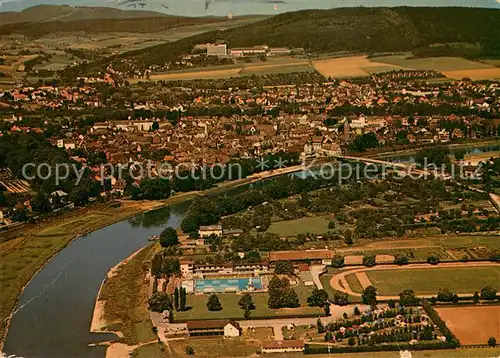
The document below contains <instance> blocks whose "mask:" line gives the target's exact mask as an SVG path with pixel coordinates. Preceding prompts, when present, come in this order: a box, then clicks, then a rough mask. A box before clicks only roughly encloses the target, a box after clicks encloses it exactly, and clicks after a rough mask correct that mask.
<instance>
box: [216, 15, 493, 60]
mask: <svg viewBox="0 0 500 358" xmlns="http://www.w3.org/2000/svg"><path fill="white" fill-rule="evenodd" d="M222 38H224V39H226V40H228V41H229V43H230V44H231V45H232V46H247V45H253V44H262V43H266V44H268V45H270V46H288V47H303V48H305V49H310V50H311V51H313V52H323V51H344V50H345V51H366V52H371V51H373V52H385V51H401V50H413V49H415V48H418V47H422V46H428V45H431V44H446V43H470V44H477V43H479V44H481V45H482V46H483V47H484V51H485V54H487V53H489V52H491V51H499V49H500V41H498V39H499V38H500V11H499V10H495V9H474V8H433V7H420V8H418V7H398V8H345V9H337V10H323V11H321V10H308V11H299V12H294V13H286V14H282V15H278V16H275V17H273V18H270V19H267V20H265V21H262V22H259V23H255V24H252V25H249V26H245V27H240V28H236V29H232V30H231V31H228V32H226V33H224V34H223V35H222Z"/></svg>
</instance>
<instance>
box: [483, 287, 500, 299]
mask: <svg viewBox="0 0 500 358" xmlns="http://www.w3.org/2000/svg"><path fill="white" fill-rule="evenodd" d="M481 298H482V299H483V300H488V301H493V300H495V299H496V298H497V290H495V289H494V288H493V287H491V286H486V287H483V288H482V289H481Z"/></svg>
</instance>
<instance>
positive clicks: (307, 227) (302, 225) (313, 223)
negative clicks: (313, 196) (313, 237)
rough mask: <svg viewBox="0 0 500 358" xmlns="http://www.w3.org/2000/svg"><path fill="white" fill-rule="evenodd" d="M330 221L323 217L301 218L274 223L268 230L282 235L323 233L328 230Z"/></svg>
mask: <svg viewBox="0 0 500 358" xmlns="http://www.w3.org/2000/svg"><path fill="white" fill-rule="evenodd" d="M328 223H329V221H328V220H327V219H325V218H321V217H311V218H301V219H296V220H286V221H278V222H275V223H272V224H271V226H269V229H267V232H270V233H273V234H278V235H280V236H297V235H298V234H305V233H308V232H310V233H313V234H323V233H325V232H327V231H328Z"/></svg>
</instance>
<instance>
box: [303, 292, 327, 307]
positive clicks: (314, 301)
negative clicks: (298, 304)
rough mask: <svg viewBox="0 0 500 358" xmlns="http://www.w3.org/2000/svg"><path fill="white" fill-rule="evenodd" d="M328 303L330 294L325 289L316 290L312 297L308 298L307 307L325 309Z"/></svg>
mask: <svg viewBox="0 0 500 358" xmlns="http://www.w3.org/2000/svg"><path fill="white" fill-rule="evenodd" d="M327 302H328V293H326V291H325V290H323V289H321V290H320V289H317V288H315V289H314V290H312V292H311V295H310V296H309V297H307V305H308V306H309V307H323V306H325V304H326V303H327Z"/></svg>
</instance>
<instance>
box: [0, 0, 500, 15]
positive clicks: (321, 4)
mask: <svg viewBox="0 0 500 358" xmlns="http://www.w3.org/2000/svg"><path fill="white" fill-rule="evenodd" d="M122 1H124V0H0V4H1V5H0V11H21V10H23V9H25V8H27V7H31V6H34V5H39V4H52V5H72V6H74V5H78V6H107V7H117V8H120V9H124V10H131V9H133V8H132V7H127V6H126V5H120V4H119V3H120V2H122ZM137 1H138V0H137ZM209 1H211V3H210V6H209V8H208V10H205V0H141V1H140V2H144V3H146V4H147V5H146V6H145V7H144V10H152V11H159V12H166V13H169V14H172V15H181V16H214V15H216V16H224V15H229V14H230V15H234V16H241V15H249V14H266V15H269V14H271V15H272V14H278V13H282V12H288V11H297V10H303V9H330V8H336V7H348V6H367V7H369V6H400V5H403V6H468V7H488V8H497V9H500V0H209ZM162 5H166V6H168V7H169V9H168V10H167V9H166V8H165V7H164V6H162ZM137 8H139V6H137Z"/></svg>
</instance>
